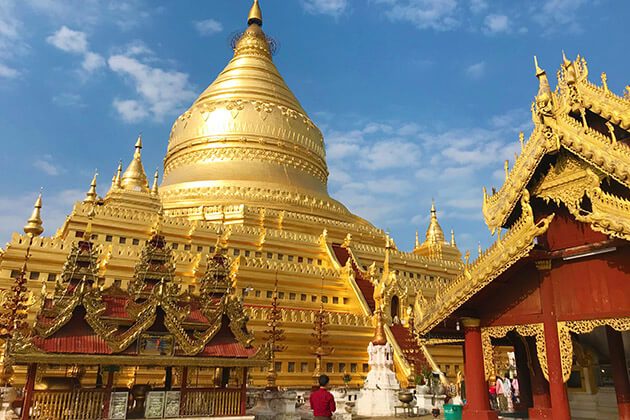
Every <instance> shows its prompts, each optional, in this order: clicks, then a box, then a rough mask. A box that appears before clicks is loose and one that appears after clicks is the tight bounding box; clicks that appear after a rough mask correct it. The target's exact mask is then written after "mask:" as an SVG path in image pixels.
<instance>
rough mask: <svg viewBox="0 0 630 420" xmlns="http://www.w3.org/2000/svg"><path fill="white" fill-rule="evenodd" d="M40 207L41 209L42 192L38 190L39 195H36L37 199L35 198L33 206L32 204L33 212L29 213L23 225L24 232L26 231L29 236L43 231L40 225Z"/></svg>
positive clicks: (37, 234) (41, 223)
mask: <svg viewBox="0 0 630 420" xmlns="http://www.w3.org/2000/svg"><path fill="white" fill-rule="evenodd" d="M41 209H42V193H41V192H40V193H39V195H38V196H37V200H35V206H33V213H31V217H30V218H29V219H28V221H27V222H26V225H24V233H26V234H27V235H28V236H30V237H31V238H32V237H35V236H39V235H41V234H42V232H44V227H43V226H42V225H43V222H42V216H41Z"/></svg>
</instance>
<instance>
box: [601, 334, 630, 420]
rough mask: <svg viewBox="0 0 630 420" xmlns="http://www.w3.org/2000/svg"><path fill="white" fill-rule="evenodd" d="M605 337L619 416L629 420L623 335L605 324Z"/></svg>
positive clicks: (628, 386) (629, 396)
mask: <svg viewBox="0 0 630 420" xmlns="http://www.w3.org/2000/svg"><path fill="white" fill-rule="evenodd" d="M606 337H607V338H608V352H609V353H610V364H611V367H612V371H613V380H614V381H615V393H616V394H617V407H619V418H620V419H622V420H630V382H628V368H627V366H626V354H625V351H624V348H623V337H622V336H621V333H620V332H619V331H616V330H614V329H612V328H610V327H608V326H606Z"/></svg>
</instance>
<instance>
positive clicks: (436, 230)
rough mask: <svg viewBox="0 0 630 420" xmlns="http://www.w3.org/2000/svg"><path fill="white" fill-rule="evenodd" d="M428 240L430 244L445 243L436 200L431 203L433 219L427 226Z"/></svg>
mask: <svg viewBox="0 0 630 420" xmlns="http://www.w3.org/2000/svg"><path fill="white" fill-rule="evenodd" d="M426 242H427V243H429V244H433V245H436V244H443V243H444V231H443V230H442V227H441V226H440V223H439V222H438V219H437V210H436V209H435V201H433V202H432V203H431V220H430V221H429V227H428V228H427V234H426Z"/></svg>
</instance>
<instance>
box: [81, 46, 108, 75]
mask: <svg viewBox="0 0 630 420" xmlns="http://www.w3.org/2000/svg"><path fill="white" fill-rule="evenodd" d="M104 65H105V59H104V58H103V57H102V56H101V55H99V54H96V53H93V52H91V51H90V52H87V53H86V54H85V56H83V62H82V63H81V68H82V69H83V70H85V71H86V72H88V73H92V72H93V71H95V70H98V69H100V68H101V67H103V66H104Z"/></svg>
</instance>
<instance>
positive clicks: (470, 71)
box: [466, 61, 486, 79]
mask: <svg viewBox="0 0 630 420" xmlns="http://www.w3.org/2000/svg"><path fill="white" fill-rule="evenodd" d="M485 72H486V63H485V61H480V62H478V63H474V64H471V65H469V66H468V67H466V76H468V77H470V78H471V79H481V78H482V77H483V75H484V74H485Z"/></svg>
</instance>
